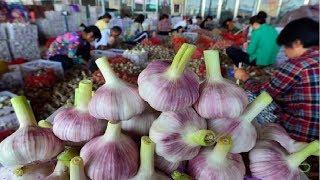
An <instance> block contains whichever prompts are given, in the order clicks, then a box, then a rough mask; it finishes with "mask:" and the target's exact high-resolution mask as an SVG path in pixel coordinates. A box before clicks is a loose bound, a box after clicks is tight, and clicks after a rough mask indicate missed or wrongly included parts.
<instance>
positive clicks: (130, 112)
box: [89, 58, 145, 122]
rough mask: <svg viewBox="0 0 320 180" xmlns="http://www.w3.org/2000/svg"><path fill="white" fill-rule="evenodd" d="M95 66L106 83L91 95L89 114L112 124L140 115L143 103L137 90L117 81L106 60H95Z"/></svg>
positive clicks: (119, 80) (143, 107)
mask: <svg viewBox="0 0 320 180" xmlns="http://www.w3.org/2000/svg"><path fill="white" fill-rule="evenodd" d="M96 64H97V66H98V67H99V69H100V71H101V73H102V75H103V77H104V78H105V79H106V83H105V84H104V85H103V86H101V87H100V88H99V89H98V90H97V91H96V92H95V94H94V95H93V97H92V100H91V102H90V103H89V112H90V114H91V115H92V116H94V117H95V118H98V119H107V120H110V121H113V122H116V121H123V120H128V119H130V118H132V117H133V116H135V115H138V114H141V113H142V112H143V111H144V109H145V102H144V101H143V100H142V99H141V97H140V96H139V93H138V89H137V88H136V87H135V86H133V85H130V84H127V83H126V82H124V81H122V80H121V79H119V78H118V77H117V76H116V75H115V74H114V72H113V70H112V68H111V67H110V65H109V63H108V62H107V59H106V58H99V59H97V60H96Z"/></svg>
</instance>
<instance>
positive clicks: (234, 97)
mask: <svg viewBox="0 0 320 180" xmlns="http://www.w3.org/2000/svg"><path fill="white" fill-rule="evenodd" d="M204 57H205V63H206V69H207V80H206V81H205V82H204V83H203V84H201V85H200V97H199V99H198V100H197V102H196V103H195V104H194V108H195V110H196V111H197V112H198V114H199V115H200V116H201V117H204V118H206V119H216V118H236V117H239V116H240V115H241V114H242V112H243V111H244V109H245V108H246V106H247V105H248V103H249V101H248V98H247V95H246V92H245V91H244V90H243V89H242V88H240V87H238V86H237V85H236V84H234V83H233V82H231V81H229V80H227V79H225V78H223V77H222V75H221V70H220V59H219V52H218V51H216V50H206V51H204Z"/></svg>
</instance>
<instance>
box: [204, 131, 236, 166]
mask: <svg viewBox="0 0 320 180" xmlns="http://www.w3.org/2000/svg"><path fill="white" fill-rule="evenodd" d="M231 147H232V139H231V137H230V136H225V137H222V138H220V139H219V140H218V142H217V145H216V146H215V147H214V149H213V150H212V152H211V153H210V157H209V158H210V161H211V162H212V163H214V164H222V163H224V161H225V159H226V157H227V155H228V154H229V151H230V149H231Z"/></svg>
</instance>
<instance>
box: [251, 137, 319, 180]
mask: <svg viewBox="0 0 320 180" xmlns="http://www.w3.org/2000/svg"><path fill="white" fill-rule="evenodd" d="M319 146H320V145H319V141H313V142H311V143H309V144H308V145H307V146H306V147H304V148H303V149H302V150H300V151H299V152H295V153H292V154H288V152H287V151H286V150H285V149H284V148H283V147H281V146H280V144H279V143H278V142H276V141H271V140H263V141H258V142H257V144H256V146H255V147H254V149H252V150H251V151H250V153H249V159H250V170H251V172H252V175H253V176H254V177H257V178H259V179H265V180H274V179H279V180H300V172H301V170H300V169H299V165H300V164H301V163H302V162H303V161H304V160H306V159H307V158H308V157H309V156H310V155H312V154H314V153H315V152H317V151H319Z"/></svg>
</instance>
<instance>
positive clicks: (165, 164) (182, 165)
mask: <svg viewBox="0 0 320 180" xmlns="http://www.w3.org/2000/svg"><path fill="white" fill-rule="evenodd" d="M186 165H187V161H180V162H170V161H167V160H166V159H165V158H163V157H161V156H158V155H156V156H155V166H156V168H157V169H159V170H160V171H161V172H164V173H166V174H167V175H171V174H172V173H173V172H174V171H175V170H179V171H180V172H184V171H185V169H186Z"/></svg>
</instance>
